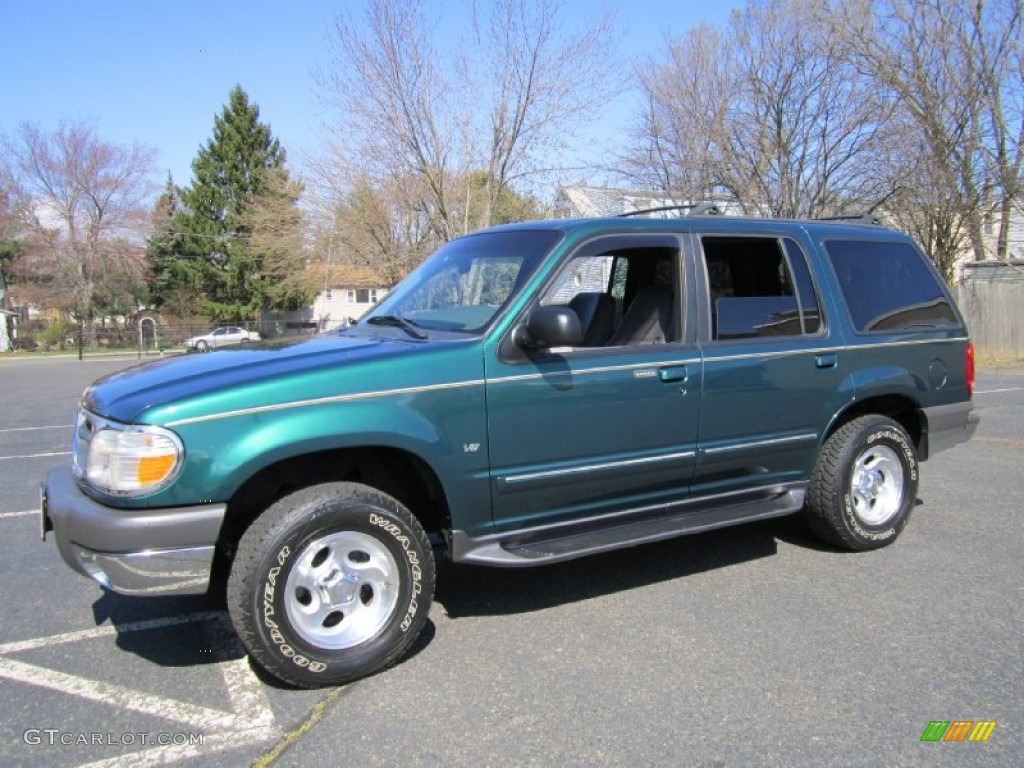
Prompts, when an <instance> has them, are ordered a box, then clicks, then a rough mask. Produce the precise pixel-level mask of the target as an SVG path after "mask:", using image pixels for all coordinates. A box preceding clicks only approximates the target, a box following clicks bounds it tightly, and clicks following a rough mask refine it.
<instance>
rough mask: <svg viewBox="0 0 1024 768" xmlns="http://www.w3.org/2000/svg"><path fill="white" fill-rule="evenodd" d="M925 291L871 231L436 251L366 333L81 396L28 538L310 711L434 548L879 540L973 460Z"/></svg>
mask: <svg viewBox="0 0 1024 768" xmlns="http://www.w3.org/2000/svg"><path fill="white" fill-rule="evenodd" d="M973 377H974V371H973V353H972V347H971V344H970V342H969V340H968V335H967V329H966V328H965V326H964V322H963V319H962V317H961V315H960V314H959V312H958V310H957V308H956V306H955V304H954V302H953V300H952V299H951V298H950V295H949V292H948V291H947V289H946V287H945V285H944V284H943V282H942V280H941V279H940V278H939V276H938V274H937V273H936V272H935V270H934V269H933V268H932V266H931V265H930V263H929V261H928V260H927V259H926V258H925V256H924V255H923V254H922V252H921V251H920V249H919V248H918V247H917V246H916V245H915V243H914V242H913V241H912V240H911V239H910V238H908V237H907V236H905V235H903V234H900V233H898V232H895V231H892V230H889V229H887V228H885V227H882V226H879V225H877V223H872V222H869V221H860V220H855V221H852V222H850V221H848V222H835V221H829V222H826V221H782V220H764V219H745V218H736V217H723V216H716V215H703V214H697V215H690V216H685V217H681V218H675V219H649V218H612V219H587V220H563V221H548V222H530V223H524V224H517V225H510V226H502V227H496V228H493V229H490V230H487V231H483V232H479V233H475V234H472V235H468V236H466V237H463V238H460V239H458V240H455V241H453V242H451V243H449V244H447V245H446V246H445V247H443V248H442V249H441V250H440V251H438V252H437V253H436V254H435V255H434V256H433V257H432V258H430V259H428V260H427V261H426V262H425V263H424V264H422V265H421V266H420V267H419V268H418V269H416V270H415V271H414V272H413V273H411V274H410V275H409V276H408V277H407V278H406V279H405V280H404V281H403V282H402V283H401V284H399V285H398V286H397V287H396V288H395V289H394V290H393V291H392V292H391V293H390V294H389V295H388V296H387V298H385V299H384V300H383V301H382V302H381V303H380V304H379V305H377V306H376V307H375V308H374V309H373V311H371V312H370V313H369V314H368V315H367V316H366V317H365V318H364V319H363V320H361V321H360V322H359V323H358V324H356V325H354V326H351V327H349V328H346V329H345V330H343V331H341V332H340V333H337V334H333V335H322V336H317V337H315V338H312V339H309V340H305V341H301V342H298V343H290V344H263V345H255V346H249V347H245V348H235V349H227V350H221V351H217V352H214V353H212V354H209V355H199V356H189V357H181V358H175V359H169V360H165V361H160V362H157V363H155V364H150V365H146V366H143V367H139V368H134V369H131V370H128V371H125V372H122V373H119V374H116V375H114V376H111V377H108V378H106V379H103V380H101V381H99V382H97V383H96V384H94V385H93V386H92V387H90V388H89V389H88V390H86V392H85V394H84V396H83V400H82V406H81V412H80V415H79V418H78V423H77V426H76V429H75V435H74V445H73V450H74V462H73V466H72V467H70V468H67V469H61V470H56V471H54V472H52V473H51V474H50V475H49V477H48V479H47V482H46V484H45V487H44V493H43V509H42V525H43V531H44V537H45V534H46V532H47V531H50V530H52V531H53V532H54V534H55V538H56V540H57V545H58V547H59V549H60V553H61V555H62V556H63V558H64V560H65V561H66V562H67V563H68V564H69V565H70V566H71V567H72V568H73V569H75V570H76V571H78V572H80V573H82V574H85V575H87V576H90V577H91V578H93V579H95V580H96V581H98V582H99V583H100V584H102V585H103V586H104V587H106V588H108V589H113V590H116V591H118V592H122V593H127V594H138V595H141V594H155V595H166V594H184V593H201V592H204V591H206V590H207V589H210V588H212V587H211V585H213V584H219V585H221V587H222V588H223V586H224V582H225V581H226V590H227V602H228V608H229V612H230V615H231V618H232V620H233V622H234V625H235V628H236V630H237V632H238V634H239V636H240V637H241V638H242V640H243V641H244V643H245V645H246V646H247V648H248V649H249V651H250V653H251V654H252V656H253V657H254V658H255V660H256V661H257V662H258V663H259V664H260V665H261V666H263V667H264V668H265V669H266V670H267V671H269V672H270V673H271V674H272V675H274V676H276V677H277V678H279V679H281V680H284V681H287V682H289V683H292V684H295V685H300V686H316V685H323V684H336V683H341V682H344V681H349V680H353V679H355V678H358V677H361V676H364V675H367V674H370V673H372V672H374V671H377V670H379V669H382V668H384V667H386V666H387V665H389V664H392V663H394V662H395V661H397V660H398V659H399V658H401V656H402V655H403V654H404V653H405V652H406V650H407V649H408V648H409V647H410V645H411V644H412V643H413V641H414V640H415V639H416V637H417V635H418V633H419V632H420V629H421V628H422V627H423V625H424V622H425V621H426V618H427V613H428V611H429V608H430V604H431V599H432V595H433V591H434V575H435V565H434V562H435V561H434V557H435V551H437V552H443V553H444V554H446V555H447V556H448V557H449V558H450V559H451V560H453V561H455V562H459V563H475V564H483V565H495V566H531V565H543V564H546V563H553V562H558V561H561V560H566V559H569V558H574V557H579V556H581V555H590V554H596V553H600V552H603V551H605V550H610V549H615V548H618V547H625V546H633V545H638V544H643V543H645V542H651V541H657V540H660V539H665V538H669V537H673V536H678V535H681V534H687V533H695V532H699V531H705V530H708V529H711V528H718V527H722V526H727V525H733V524H737V523H743V522H746V521H749V520H760V519H764V518H769V517H776V516H779V515H789V514H794V513H799V514H802V515H803V516H804V518H806V520H807V522H808V524H809V525H810V527H811V528H812V529H813V530H814V531H815V532H816V533H817V534H818V535H819V536H821V537H822V538H823V539H825V540H826V541H828V542H829V543H831V544H833V545H835V546H837V547H842V548H847V549H853V550H865V549H874V548H877V547H881V546H884V545H886V544H889V543H890V542H892V541H893V540H895V538H896V537H897V536H898V535H899V533H900V531H901V530H903V527H904V526H905V525H906V524H907V520H908V517H909V515H910V511H911V509H912V507H913V505H914V502H915V496H916V493H917V486H918V472H919V471H920V470H919V462H920V461H923V460H924V459H927V458H928V457H930V456H931V455H933V454H934V453H936V452H937V451H940V450H942V449H944V448H948V447H950V446H952V445H955V444H956V443H959V442H961V441H964V440H967V439H968V438H969V437H970V436H971V434H972V433H973V431H974V428H975V426H976V421H977V419H976V416H975V415H974V414H973V413H972V410H971V389H972V384H973Z"/></svg>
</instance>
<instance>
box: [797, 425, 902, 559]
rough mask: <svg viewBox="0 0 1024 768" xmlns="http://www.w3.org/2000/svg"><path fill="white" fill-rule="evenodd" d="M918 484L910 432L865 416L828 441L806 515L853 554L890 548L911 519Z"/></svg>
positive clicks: (832, 541) (817, 467)
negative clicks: (889, 545)
mask: <svg viewBox="0 0 1024 768" xmlns="http://www.w3.org/2000/svg"><path fill="white" fill-rule="evenodd" d="M917 481H918V459H917V449H916V448H915V447H914V443H913V441H912V440H911V439H910V436H909V435H908V434H907V432H906V430H904V429H903V427H902V426H900V425H899V424H898V423H897V422H895V421H893V420H892V419H889V418H886V417H884V416H877V415H869V416H861V417H859V418H856V419H853V420H852V421H850V422H849V423H847V424H844V425H843V426H842V427H840V428H839V429H838V430H836V432H835V433H833V434H832V435H831V436H830V437H829V438H828V440H826V441H825V445H824V446H823V447H822V449H821V453H820V454H819V455H818V461H817V463H816V465H815V467H814V473H813V474H812V475H811V484H810V488H809V489H808V491H807V504H806V506H805V507H804V516H805V518H806V519H807V522H808V524H809V525H810V527H811V529H812V530H813V531H814V532H815V533H816V534H817V535H818V536H820V537H821V538H822V539H824V540H825V541H827V542H829V543H830V544H834V545H836V546H839V547H843V548H844V549H851V550H866V549H877V548H879V547H884V546H885V545H886V544H891V543H892V542H893V541H895V540H896V537H897V536H899V534H900V532H901V531H902V530H903V528H904V527H905V526H906V524H907V521H908V520H909V519H910V511H911V509H912V508H913V506H914V502H915V500H916V498H917Z"/></svg>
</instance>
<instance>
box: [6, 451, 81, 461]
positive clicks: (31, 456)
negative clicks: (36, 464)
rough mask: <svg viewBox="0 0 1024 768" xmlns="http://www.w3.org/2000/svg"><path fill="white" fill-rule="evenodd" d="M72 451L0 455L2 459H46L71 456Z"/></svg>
mask: <svg viewBox="0 0 1024 768" xmlns="http://www.w3.org/2000/svg"><path fill="white" fill-rule="evenodd" d="M70 455H71V451H54V452H53V453H26V454H23V455H21V456H0V461H8V460H9V459H44V458H46V457H48V456H70Z"/></svg>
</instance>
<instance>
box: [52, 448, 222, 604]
mask: <svg viewBox="0 0 1024 768" xmlns="http://www.w3.org/2000/svg"><path fill="white" fill-rule="evenodd" d="M226 511H227V506H226V505H224V504H204V505H202V506H198V507H179V508H173V509H114V508H112V507H107V506H105V505H103V504H100V503H99V502H97V501H95V500H93V499H91V498H90V497H88V496H86V495H85V494H84V493H82V491H81V490H80V489H79V487H78V483H76V482H75V479H74V477H73V475H72V474H71V470H70V469H68V468H62V469H55V470H53V471H52V472H50V474H49V475H48V476H47V479H46V484H45V486H44V487H43V493H42V508H41V510H40V514H41V515H42V520H41V524H42V530H43V536H44V537H45V535H46V533H47V532H48V531H50V530H52V531H53V533H54V537H55V538H56V540H57V549H58V550H59V551H60V554H61V557H62V558H63V559H64V562H65V563H67V564H68V565H69V566H70V567H71V568H72V569H73V570H75V571H77V572H78V573H80V574H82V575H83V576H88V577H89V578H91V579H94V580H95V581H97V582H99V583H100V584H102V585H103V586H104V587H106V588H107V589H112V590H114V591H115V592H120V593H122V594H126V595H146V594H161V595H188V594H202V593H204V592H206V590H207V588H208V587H209V582H210V567H211V565H212V563H213V554H214V546H215V544H216V541H217V536H218V534H219V533H220V528H221V525H222V524H223V522H224V514H225V512H226Z"/></svg>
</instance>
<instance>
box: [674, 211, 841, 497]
mask: <svg viewBox="0 0 1024 768" xmlns="http://www.w3.org/2000/svg"><path fill="white" fill-rule="evenodd" d="M695 239H696V241H697V242H696V243H695V250H696V251H697V253H698V261H699V264H698V268H697V272H698V274H699V277H700V281H701V285H700V288H701V290H700V294H701V295H700V298H699V301H700V309H701V313H700V316H701V320H702V322H701V326H702V327H701V332H700V347H701V350H702V352H703V361H704V392H703V410H702V413H701V420H700V452H699V460H698V463H697V467H696V470H695V474H694V479H693V486H692V492H693V494H694V495H711V494H717V493H729V492H737V491H745V490H750V489H755V488H765V487H773V486H779V485H781V484H786V483H790V482H800V481H803V480H806V478H807V474H808V472H809V471H810V469H811V467H812V466H813V463H814V460H815V456H816V453H817V446H818V444H819V440H820V439H821V436H822V430H823V429H824V428H825V427H826V425H827V424H828V423H829V421H830V419H831V415H832V414H834V413H836V412H837V411H838V410H839V409H840V407H841V404H842V402H844V401H845V400H848V399H849V398H851V397H852V391H846V389H845V388H844V386H843V384H842V382H843V380H844V376H845V375H846V373H845V370H846V365H845V361H844V357H843V355H844V353H843V350H842V340H841V338H840V337H839V335H838V334H839V332H838V330H837V329H835V328H834V327H833V326H832V324H830V322H829V317H828V316H826V313H824V312H823V302H822V300H821V292H820V291H819V290H818V287H817V282H818V281H817V279H816V275H815V274H814V272H813V271H812V268H811V267H812V264H813V262H812V261H810V260H809V259H808V258H807V257H808V253H809V252H810V248H811V247H812V246H811V244H810V242H809V241H808V240H807V239H806V237H805V236H804V234H803V233H802V231H800V230H796V229H794V228H787V229H780V230H778V231H772V230H771V229H765V230H761V231H758V230H750V229H748V230H745V231H743V232H742V233H739V234H737V233H736V232H735V230H733V231H728V232H727V231H725V230H724V229H723V230H721V231H718V232H715V231H713V230H711V231H704V232H703V233H700V234H697V235H695Z"/></svg>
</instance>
